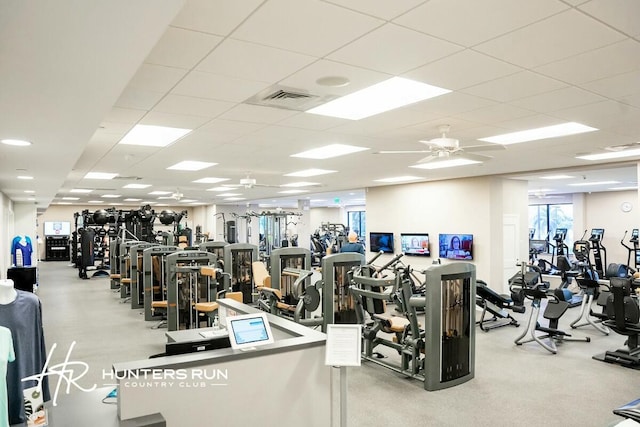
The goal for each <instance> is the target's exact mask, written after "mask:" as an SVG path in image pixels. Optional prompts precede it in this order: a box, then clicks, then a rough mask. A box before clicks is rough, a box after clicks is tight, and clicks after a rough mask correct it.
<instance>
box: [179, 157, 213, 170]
mask: <svg viewBox="0 0 640 427" xmlns="http://www.w3.org/2000/svg"><path fill="white" fill-rule="evenodd" d="M215 165H217V163H209V162H199V161H197V160H185V161H183V162H179V163H176V164H175V165H173V166H169V167H168V168H167V169H171V170H177V171H199V170H202V169H206V168H208V167H211V166H215Z"/></svg>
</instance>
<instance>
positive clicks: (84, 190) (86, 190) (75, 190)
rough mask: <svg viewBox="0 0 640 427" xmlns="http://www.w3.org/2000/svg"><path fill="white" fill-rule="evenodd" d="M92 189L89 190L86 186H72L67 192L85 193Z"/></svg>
mask: <svg viewBox="0 0 640 427" xmlns="http://www.w3.org/2000/svg"><path fill="white" fill-rule="evenodd" d="M92 191H93V190H89V189H86V188H74V189H72V190H69V193H83V194H87V193H91V192H92Z"/></svg>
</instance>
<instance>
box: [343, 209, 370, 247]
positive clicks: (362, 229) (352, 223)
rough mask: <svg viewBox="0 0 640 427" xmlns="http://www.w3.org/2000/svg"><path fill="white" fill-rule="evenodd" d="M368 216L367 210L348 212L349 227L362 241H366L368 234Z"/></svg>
mask: <svg viewBox="0 0 640 427" xmlns="http://www.w3.org/2000/svg"><path fill="white" fill-rule="evenodd" d="M366 218H367V217H366V212H365V211H349V212H347V227H349V230H350V231H353V232H355V233H356V234H357V235H358V237H359V239H360V240H362V241H364V239H365V236H366V234H367V229H366Z"/></svg>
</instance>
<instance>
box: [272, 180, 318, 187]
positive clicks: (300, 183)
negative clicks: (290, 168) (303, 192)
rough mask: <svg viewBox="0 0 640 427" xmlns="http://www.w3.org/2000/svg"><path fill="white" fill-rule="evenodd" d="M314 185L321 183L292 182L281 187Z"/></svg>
mask: <svg viewBox="0 0 640 427" xmlns="http://www.w3.org/2000/svg"><path fill="white" fill-rule="evenodd" d="M312 185H319V184H318V183H317V182H306V181H300V182H290V183H289V184H282V185H281V186H280V187H311V186H312Z"/></svg>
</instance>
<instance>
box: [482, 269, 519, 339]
mask: <svg viewBox="0 0 640 427" xmlns="http://www.w3.org/2000/svg"><path fill="white" fill-rule="evenodd" d="M476 305H477V306H479V307H482V314H481V315H480V320H478V321H477V322H476V324H477V325H478V326H480V329H481V330H483V331H484V332H489V331H490V330H491V329H496V328H501V327H503V326H515V327H516V328H517V327H518V326H520V323H518V321H517V320H516V319H514V318H513V316H511V314H510V313H509V311H514V312H516V313H524V312H525V307H524V306H523V305H517V304H516V303H515V302H514V301H513V299H511V297H509V296H507V295H501V294H499V293H497V292H496V291H494V290H493V289H491V288H490V287H489V286H488V285H487V283H486V282H484V281H483V280H476ZM487 314H491V315H492V317H491V318H490V319H487ZM490 322H491V323H490Z"/></svg>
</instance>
